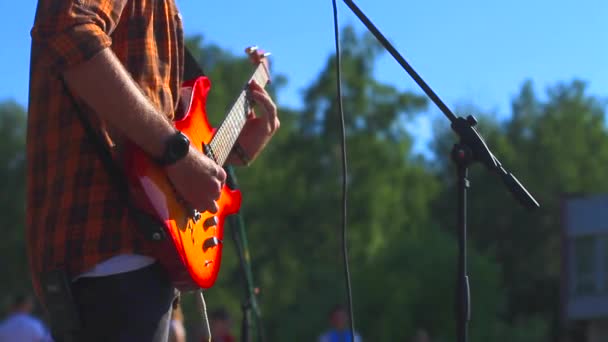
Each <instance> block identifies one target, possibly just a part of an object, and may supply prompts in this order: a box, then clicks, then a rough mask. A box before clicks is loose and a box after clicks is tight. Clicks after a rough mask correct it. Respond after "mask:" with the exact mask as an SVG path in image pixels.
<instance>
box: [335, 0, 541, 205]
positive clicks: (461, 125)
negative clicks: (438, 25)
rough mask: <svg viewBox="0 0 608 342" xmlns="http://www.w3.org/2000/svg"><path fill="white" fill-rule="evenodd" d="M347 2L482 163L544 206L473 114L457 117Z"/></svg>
mask: <svg viewBox="0 0 608 342" xmlns="http://www.w3.org/2000/svg"><path fill="white" fill-rule="evenodd" d="M343 1H344V3H345V4H346V5H347V6H348V7H349V8H350V9H351V11H353V13H354V14H355V15H356V16H357V18H359V20H361V22H362V23H363V24H364V25H365V26H366V27H367V29H368V30H369V31H370V32H371V33H372V34H373V35H374V36H375V37H376V39H378V41H379V42H380V44H382V46H384V48H385V49H386V50H387V51H388V52H389V53H390V54H391V56H393V58H394V59H395V60H396V61H397V63H399V65H401V67H402V68H403V69H404V70H405V71H406V72H407V73H408V74H409V75H410V77H411V78H412V79H413V80H414V82H416V84H417V85H418V86H419V87H420V88H421V89H422V91H424V93H425V94H426V95H427V96H428V97H429V98H430V99H431V101H433V103H434V104H435V105H436V106H437V107H438V108H439V109H440V110H441V112H442V113H443V114H444V115H445V116H446V117H447V118H448V120H450V122H451V127H452V130H453V131H454V132H455V133H456V134H457V135H458V136H459V138H460V143H461V144H462V145H466V146H468V147H469V148H470V149H471V151H472V153H473V160H474V161H479V162H482V163H483V164H484V165H485V166H486V167H487V168H488V169H489V170H491V171H494V172H496V173H498V174H499V176H500V177H501V179H502V181H503V183H504V184H505V186H506V187H507V189H508V190H509V191H510V192H511V194H513V196H514V197H515V199H516V200H517V201H518V202H519V203H520V204H521V205H522V206H524V207H525V208H528V209H534V208H538V207H540V205H539V204H538V202H537V201H536V200H535V199H534V197H532V195H531V194H530V193H529V192H528V191H527V190H526V189H525V188H524V186H523V185H522V184H521V183H520V182H519V181H518V180H517V178H515V176H514V175H513V174H511V173H509V172H508V171H506V170H505V169H504V168H503V167H502V165H501V163H500V162H499V161H498V159H497V158H496V157H495V156H494V155H493V154H492V152H491V151H490V149H489V148H488V146H487V145H486V143H485V141H484V140H483V139H482V137H481V135H479V133H478V132H477V130H475V128H474V127H473V126H475V125H476V124H477V120H475V118H474V117H473V116H469V117H467V118H466V119H464V118H461V117H456V115H454V113H453V112H452V111H451V110H450V108H448V106H447V105H446V104H445V103H444V102H443V101H442V100H441V98H439V96H438V95H437V94H436V93H435V92H434V91H433V89H431V87H429V85H428V84H427V83H426V82H425V81H424V80H423V79H422V77H420V75H418V73H417V72H416V70H414V68H413V67H412V66H411V65H410V64H409V63H408V62H407V61H406V60H405V58H403V56H401V54H400V53H399V51H397V49H395V47H394V46H393V45H392V44H391V43H390V42H389V41H388V39H386V37H384V35H383V34H382V32H380V30H379V29H378V28H377V27H376V26H375V25H374V24H373V23H372V22H371V20H370V19H369V18H368V17H367V16H366V15H365V13H363V11H361V9H360V8H359V7H358V6H357V5H356V4H355V3H354V2H353V1H352V0H343Z"/></svg>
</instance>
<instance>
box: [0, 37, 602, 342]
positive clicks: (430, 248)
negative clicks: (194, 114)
mask: <svg viewBox="0 0 608 342" xmlns="http://www.w3.org/2000/svg"><path fill="white" fill-rule="evenodd" d="M341 43H342V49H343V55H342V59H341V62H342V89H343V104H344V114H345V124H346V138H345V139H346V142H347V147H348V150H347V151H348V164H349V168H348V177H347V183H348V186H349V188H348V190H349V195H348V243H349V254H350V262H351V272H352V278H353V295H354V314H355V318H356V322H355V323H356V328H357V330H359V332H360V333H361V335H362V336H363V337H364V340H366V341H389V340H399V341H407V340H409V339H410V338H411V337H412V336H413V335H414V334H415V333H416V332H417V331H418V330H420V329H423V330H426V331H427V332H428V333H429V334H430V335H431V336H432V337H433V341H453V340H454V338H455V331H456V329H455V328H456V327H455V316H454V293H455V289H454V287H455V279H456V278H455V276H456V274H455V269H456V253H457V250H456V246H457V244H456V239H455V213H456V211H455V198H456V196H455V183H454V181H455V172H454V168H453V165H452V164H451V162H450V161H449V159H448V155H449V150H450V148H451V146H452V144H453V143H454V136H453V134H452V133H451V132H450V131H449V130H448V127H447V126H446V125H445V123H438V124H437V125H436V128H437V129H436V136H435V138H434V139H433V142H434V143H433V146H434V156H419V155H416V154H415V153H414V152H413V151H412V141H413V137H412V136H411V135H410V133H408V131H407V130H406V127H407V124H408V123H409V122H411V120H413V119H414V118H415V117H416V116H417V115H421V113H424V112H425V111H426V110H427V109H428V108H427V106H428V104H427V100H426V98H425V97H423V96H421V95H419V94H417V93H414V92H409V91H405V92H404V91H400V90H398V89H396V88H394V87H392V86H390V85H387V84H383V83H381V82H379V81H378V80H376V78H375V77H374V67H375V63H376V61H377V59H378V57H379V56H380V54H381V52H382V50H381V48H380V47H379V46H378V45H377V43H376V42H375V41H374V40H373V39H372V38H371V37H370V36H368V35H359V34H357V33H356V32H355V31H354V30H353V29H352V28H349V27H346V28H345V29H344V30H343V31H342V42H341ZM188 45H189V46H190V48H191V50H192V51H193V52H194V55H195V57H196V58H197V59H198V60H200V61H201V62H202V65H203V68H204V69H205V71H206V72H207V74H208V76H209V77H210V78H211V80H212V82H213V85H212V89H211V93H210V95H209V101H208V105H207V111H208V113H209V115H210V118H211V121H212V122H213V123H214V124H215V125H218V124H219V123H220V122H221V120H222V118H223V116H224V115H225V113H226V111H227V109H228V108H229V106H230V105H231V104H232V101H234V100H235V98H236V94H237V93H238V92H239V91H240V90H241V89H242V87H243V85H244V84H245V82H246V80H247V79H248V77H249V76H250V74H251V72H252V71H253V68H252V66H251V63H250V62H249V61H248V60H247V59H246V58H245V56H244V55H243V56H240V55H235V54H234V53H232V52H230V51H226V50H224V49H222V48H221V47H219V46H217V45H215V44H211V43H208V42H206V41H205V40H204V39H203V37H202V36H195V37H191V38H190V39H188ZM273 81H274V82H273V85H272V87H271V88H270V91H271V93H276V92H277V91H279V90H280V87H281V86H282V85H284V84H285V82H286V77H285V76H283V75H274V77H273ZM337 98H338V94H337V91H336V56H333V55H332V56H328V58H327V62H326V64H325V66H324V68H323V70H321V72H320V73H319V75H318V76H317V77H316V79H315V80H314V81H313V82H312V83H311V84H310V85H309V86H308V87H307V88H306V89H304V91H303V100H304V108H302V109H298V110H296V109H292V108H284V107H280V108H279V113H280V117H281V129H280V130H279V132H278V133H277V134H276V136H275V138H274V139H273V141H272V142H271V144H270V145H269V146H268V147H267V149H266V151H265V152H264V153H263V154H262V155H261V156H260V158H259V159H258V160H256V162H255V163H254V165H252V166H251V167H248V168H240V169H239V170H238V172H237V175H238V180H239V182H240V185H241V188H242V191H243V194H244V204H243V208H242V213H243V216H244V218H245V222H246V226H247V231H248V235H249V236H248V240H249V243H250V252H251V259H252V265H253V270H254V278H255V280H256V283H257V284H256V285H258V286H259V287H260V289H261V292H260V295H259V298H258V300H259V303H260V306H261V309H262V313H263V322H264V330H265V332H266V336H267V339H268V341H304V340H314V339H315V338H316V336H317V335H318V334H319V333H320V332H321V331H323V330H324V329H325V328H326V327H327V314H328V311H329V309H330V308H331V307H333V306H334V305H335V304H338V303H345V302H346V291H345V285H344V274H343V273H344V271H343V266H344V265H343V261H342V254H341V245H340V241H341V240H340V234H341V207H342V202H341V197H342V196H341V190H342V188H341V179H342V178H341V177H342V168H341V147H342V146H341V139H342V138H341V136H340V134H339V132H340V129H339V126H338V125H339V115H338V114H339V113H338V102H337ZM512 103H513V105H512V110H511V113H509V114H510V115H508V116H507V118H506V119H504V120H503V121H499V120H497V119H495V117H496V114H495V113H480V112H479V111H478V110H476V109H475V107H471V108H467V112H465V113H463V114H464V115H467V114H471V113H475V114H476V115H477V116H478V117H479V119H480V124H479V127H478V128H479V131H480V132H481V133H482V134H483V136H484V137H485V138H486V141H487V142H488V145H489V146H490V147H491V149H492V150H493V151H494V152H495V154H496V155H497V156H498V157H499V158H500V159H501V161H502V162H503V164H504V166H505V167H506V168H507V169H509V170H511V171H513V172H514V173H515V175H516V176H517V177H518V178H519V179H520V180H521V181H522V183H523V184H524V185H526V186H527V188H528V189H529V190H530V192H531V193H532V194H534V195H535V196H536V198H537V199H538V200H539V201H540V203H541V206H542V207H541V209H540V210H538V211H535V212H529V211H526V210H524V209H521V208H520V207H519V206H518V205H517V204H516V203H515V202H514V201H513V199H512V197H511V196H510V195H509V194H508V193H507V192H506V191H505V189H504V187H503V185H502V184H501V183H500V180H499V179H498V178H497V177H496V176H495V175H494V174H491V173H488V172H486V171H485V170H484V169H483V167H482V166H479V165H475V166H473V167H472V168H471V172H470V175H469V179H470V180H471V182H472V187H471V190H470V198H469V232H470V242H471V243H470V245H469V273H470V279H471V290H472V321H471V324H470V332H471V337H470V340H471V341H505V342H506V341H518V342H528V341H529V342H532V341H543V340H547V341H548V340H550V339H551V338H554V337H556V336H557V334H559V333H560V328H561V326H560V325H559V320H558V317H559V296H558V294H559V287H558V286H559V282H558V279H559V276H560V274H559V272H560V234H561V232H560V229H561V226H560V201H561V199H562V197H563V196H564V194H569V193H580V192H584V193H599V192H606V191H608V181H607V180H605V177H604V168H603V166H604V165H607V164H608V136H607V134H608V132H607V130H606V122H605V103H604V102H603V101H602V100H600V99H599V98H597V97H594V96H592V95H590V94H588V91H587V89H586V86H585V83H584V82H582V81H572V82H569V83H560V84H557V85H555V86H553V87H551V88H549V89H548V90H547V92H546V95H545V96H542V97H541V96H539V95H538V94H536V92H535V90H534V86H533V84H532V83H531V81H528V82H526V83H524V84H523V85H522V88H521V91H520V93H519V94H518V95H517V96H515V97H514V99H513V102H512ZM24 125H25V113H24V110H23V108H21V107H20V106H19V105H17V104H15V103H13V102H10V101H9V102H3V103H1V104H0V134H1V135H0V139H1V140H2V143H1V144H0V149H1V151H0V152H2V153H0V161H1V163H0V179H1V182H2V189H3V191H2V194H1V196H0V206H2V208H5V211H4V215H3V216H2V220H3V221H2V223H3V226H4V227H5V234H4V237H5V238H4V239H2V240H0V253H1V254H0V257H1V258H0V260H2V262H1V263H0V272H2V274H5V275H9V274H10V275H11V276H10V277H5V278H4V279H5V281H3V282H2V285H1V290H0V292H1V293H11V292H13V291H15V290H20V289H23V288H29V280H28V275H27V262H26V258H25V249H24V243H23V239H24V237H23V223H24V218H25V214H26V213H25V212H24V181H25V178H24V177H25V175H24V172H25V171H24V170H25V168H24V166H25V160H24V158H23V156H24V149H25V146H24V139H25V136H24V131H25V129H24ZM228 229H230V227H228ZM229 237H230V231H229V230H228V231H227V232H226V240H227V241H225V245H226V247H225V252H224V260H223V263H222V270H221V272H220V277H219V279H218V282H217V284H216V285H215V286H214V287H213V288H212V289H209V290H208V291H207V302H208V305H209V306H210V309H214V308H217V307H220V306H222V307H226V308H228V309H229V311H230V312H231V314H232V316H233V319H234V320H235V321H236V322H238V321H239V320H240V318H241V316H240V312H241V301H242V300H243V299H244V293H245V291H244V285H243V283H242V275H241V274H240V269H239V265H238V260H237V257H236V253H235V250H234V244H232V243H231V242H230V238H229ZM193 302H194V301H193V298H191V297H190V296H188V295H186V296H185V310H186V317H187V322H188V327H189V329H190V336H191V337H194V336H195V335H196V333H197V330H198V328H197V326H198V325H199V322H198V315H197V313H196V311H195V308H194V303H193ZM234 328H236V326H235V327H234ZM235 330H236V329H235Z"/></svg>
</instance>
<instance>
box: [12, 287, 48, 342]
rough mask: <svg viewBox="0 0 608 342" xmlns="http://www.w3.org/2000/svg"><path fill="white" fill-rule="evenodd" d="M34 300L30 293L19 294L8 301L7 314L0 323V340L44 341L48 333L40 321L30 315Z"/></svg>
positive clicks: (13, 341) (46, 339)
mask: <svg viewBox="0 0 608 342" xmlns="http://www.w3.org/2000/svg"><path fill="white" fill-rule="evenodd" d="M33 308H34V301H33V299H32V297H31V296H30V295H26V294H19V295H16V296H14V297H13V299H12V300H11V302H10V305H9V310H8V315H7V317H6V318H5V319H4V321H2V323H0V342H46V341H51V338H50V334H49V332H48V331H47V329H46V328H45V327H44V325H43V324H42V322H41V321H40V320H39V319H38V318H36V317H34V316H32V314H31V312H32V310H33Z"/></svg>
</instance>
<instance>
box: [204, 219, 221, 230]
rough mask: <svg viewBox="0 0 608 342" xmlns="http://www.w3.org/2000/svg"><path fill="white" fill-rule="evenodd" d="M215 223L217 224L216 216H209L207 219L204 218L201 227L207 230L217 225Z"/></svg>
mask: <svg viewBox="0 0 608 342" xmlns="http://www.w3.org/2000/svg"><path fill="white" fill-rule="evenodd" d="M217 224H218V221H217V217H215V216H211V217H209V218H208V219H206V220H205V222H203V228H204V229H205V230H207V229H209V228H211V227H214V226H217Z"/></svg>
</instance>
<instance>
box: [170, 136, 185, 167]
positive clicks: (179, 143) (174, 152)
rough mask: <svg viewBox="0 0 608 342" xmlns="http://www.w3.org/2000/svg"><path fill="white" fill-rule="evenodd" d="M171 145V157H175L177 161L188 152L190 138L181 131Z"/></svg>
mask: <svg viewBox="0 0 608 342" xmlns="http://www.w3.org/2000/svg"><path fill="white" fill-rule="evenodd" d="M170 146H171V147H170V151H171V152H170V153H171V157H172V158H173V159H174V161H177V160H179V159H181V158H183V157H185V156H186V154H188V149H189V147H190V140H189V139H188V137H186V136H185V135H184V134H183V133H181V132H180V133H177V134H176V135H175V136H174V137H173V139H172V140H171V144H170Z"/></svg>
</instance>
